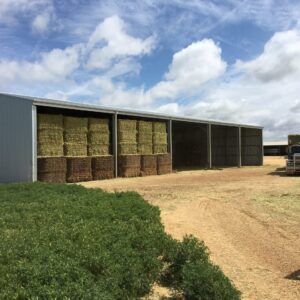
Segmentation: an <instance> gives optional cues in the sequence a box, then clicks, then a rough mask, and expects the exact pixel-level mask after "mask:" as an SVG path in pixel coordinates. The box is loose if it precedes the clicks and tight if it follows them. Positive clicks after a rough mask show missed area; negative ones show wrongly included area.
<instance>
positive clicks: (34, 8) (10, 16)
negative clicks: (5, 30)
mask: <svg viewBox="0 0 300 300" xmlns="http://www.w3.org/2000/svg"><path fill="white" fill-rule="evenodd" d="M49 8H52V1H51V0H1V1H0V23H8V24H13V23H17V22H18V17H19V16H20V14H21V15H22V16H25V15H29V16H30V15H32V14H33V15H37V14H39V13H41V11H44V10H47V9H49Z"/></svg>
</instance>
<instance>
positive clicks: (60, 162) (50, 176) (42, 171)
mask: <svg viewBox="0 0 300 300" xmlns="http://www.w3.org/2000/svg"><path fill="white" fill-rule="evenodd" d="M37 166H38V174H37V176H38V181H43V182H56V183H64V182H66V173H67V160H66V158H65V157H40V158H38V161H37Z"/></svg>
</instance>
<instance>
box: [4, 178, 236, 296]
mask: <svg viewBox="0 0 300 300" xmlns="http://www.w3.org/2000/svg"><path fill="white" fill-rule="evenodd" d="M0 241H1V243H0V299H137V298H139V297H141V296H144V295H147V294H148V293H149V292H150V290H151V286H152V285H153V283H154V282H155V281H159V279H160V278H162V277H163V276H164V277H166V275H165V274H168V276H171V277H170V278H171V280H169V286H170V287H171V288H173V289H174V291H176V292H179V293H183V294H185V295H186V296H187V299H208V298H205V297H203V296H205V295H206V294H205V293H206V292H207V291H206V287H205V286H204V287H203V288H199V284H201V286H203V282H205V281H206V278H207V279H208V281H207V285H208V286H209V290H210V291H209V292H210V294H209V295H210V296H209V297H210V298H209V299H239V293H238V292H237V291H236V289H235V288H234V286H232V284H231V282H230V281H229V280H228V279H227V278H226V277H225V276H224V275H223V273H222V272H221V270H219V269H217V270H215V269H214V270H213V268H215V266H213V265H212V264H211V263H210V262H209V259H208V253H207V251H206V248H205V247H204V245H202V244H199V245H201V247H198V246H197V245H198V244H197V242H195V241H194V240H193V239H192V241H194V242H192V243H187V242H185V243H181V242H178V241H175V240H173V239H172V238H171V237H170V236H168V235H167V234H166V233H165V232H164V228H163V225H162V224H161V221H160V212H159V209H158V208H157V207H154V206H152V205H150V204H148V203H147V202H146V201H144V200H143V199H142V198H141V197H140V196H139V195H138V194H137V193H132V192H131V193H105V192H103V191H100V190H92V189H85V188H83V187H80V186H76V185H62V184H61V185H59V184H42V183H35V184H18V185H17V184H13V185H0ZM185 241H189V238H186V240H185ZM185 244H186V245H187V246H185ZM191 245H192V247H191ZM195 245H196V246H195ZM184 249H186V250H184ZM193 251H194V252H195V253H198V255H192V256H191V252H192V253H193ZM182 253H183V254H182ZM184 253H186V254H184ZM171 254H172V255H171ZM190 256H191V257H194V258H195V259H194V260H191V259H189V257H190ZM178 257H180V259H179V261H180V262H178ZM197 257H201V260H199V259H198V260H197ZM203 257H205V259H203ZM203 261H205V264H204V263H202V262H203ZM191 263H192V265H191ZM209 268H211V269H209ZM169 269H170V270H169ZM172 270H176V274H175V275H174V276H173V275H172V272H173V271H172ZM189 270H191V271H189ZM197 270H201V272H202V271H203V272H202V277H201V278H200V277H199V276H197V273H198V271H197ZM210 270H213V272H214V273H213V274H212V272H210ZM215 273H218V274H219V275H220V274H221V275H222V276H223V277H222V276H221V277H222V282H223V283H224V282H225V284H223V283H222V282H221V281H220V284H218V282H219V277H220V276H219V277H218V276H215V275H214V274H215ZM206 274H208V275H206ZM172 278H176V284H175V281H174V280H172ZM189 278H191V280H193V283H192V284H190V280H189ZM195 278H196V279H197V278H198V279H199V284H198V283H197V280H196V281H195ZM224 278H225V279H226V280H225V281H224ZM209 282H212V284H210V283H209ZM213 283H214V284H213ZM177 284H178V287H176V286H174V285H177ZM215 285H218V290H216V292H214V290H215V288H214V286H215ZM222 289H226V291H228V292H227V294H229V295H231V296H230V297H229V298H228V297H227V296H226V297H223V298H222V297H221V298H220V297H219V295H220V290H221V291H222ZM197 293H198V296H197ZM199 293H201V295H200V294H199ZM190 294H191V295H193V296H192V297H190V296H188V295H190ZM221 294H222V293H221ZM225 294H226V293H225ZM195 295H196V296H195ZM232 295H234V297H232Z"/></svg>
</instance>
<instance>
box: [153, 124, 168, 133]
mask: <svg viewBox="0 0 300 300" xmlns="http://www.w3.org/2000/svg"><path fill="white" fill-rule="evenodd" d="M153 132H160V133H167V123H166V122H153Z"/></svg>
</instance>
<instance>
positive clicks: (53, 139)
mask: <svg viewBox="0 0 300 300" xmlns="http://www.w3.org/2000/svg"><path fill="white" fill-rule="evenodd" d="M37 139H38V142H39V143H40V144H45V145H48V146H51V145H53V144H54V145H57V146H62V145H63V143H64V136H63V131H62V130H59V129H53V130H48V129H40V130H38V132H37Z"/></svg>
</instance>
